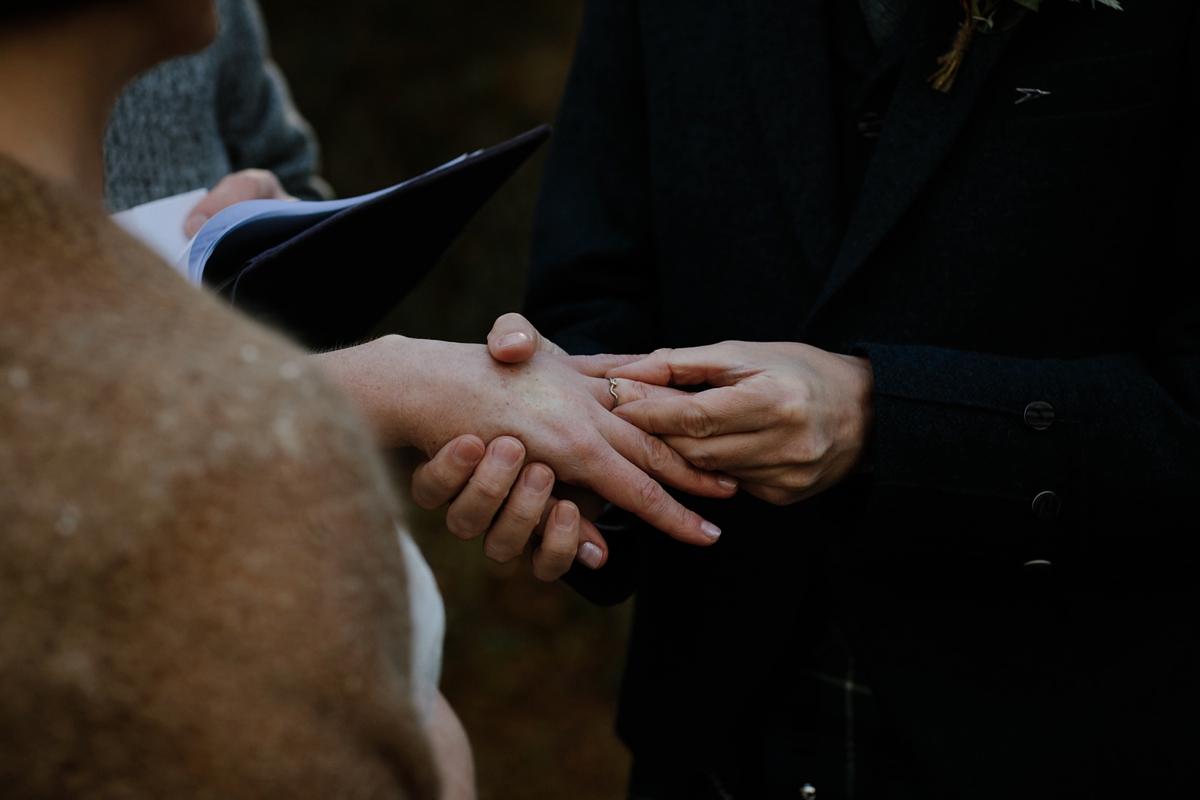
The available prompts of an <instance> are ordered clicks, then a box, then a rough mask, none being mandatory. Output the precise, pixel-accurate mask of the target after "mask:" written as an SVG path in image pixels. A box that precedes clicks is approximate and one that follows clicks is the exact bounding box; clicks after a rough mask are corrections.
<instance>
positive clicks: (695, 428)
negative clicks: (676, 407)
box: [680, 404, 713, 439]
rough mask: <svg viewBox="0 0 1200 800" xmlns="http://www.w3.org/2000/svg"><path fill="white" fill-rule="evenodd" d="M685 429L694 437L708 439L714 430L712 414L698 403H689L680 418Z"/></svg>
mask: <svg viewBox="0 0 1200 800" xmlns="http://www.w3.org/2000/svg"><path fill="white" fill-rule="evenodd" d="M680 423H681V424H682V426H683V431H684V433H686V434H687V435H688V436H690V437H692V438H693V439H707V438H708V437H709V436H711V435H712V432H713V420H712V415H710V414H709V413H708V411H707V410H706V409H704V408H702V407H700V406H698V405H694V404H693V405H689V406H688V407H687V408H686V409H685V410H684V412H683V416H682V418H681V419H680Z"/></svg>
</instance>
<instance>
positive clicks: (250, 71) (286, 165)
mask: <svg viewBox="0 0 1200 800" xmlns="http://www.w3.org/2000/svg"><path fill="white" fill-rule="evenodd" d="M220 8H221V24H222V25H223V26H224V29H225V30H224V32H223V35H222V37H221V39H220V41H219V42H218V44H217V45H216V46H217V47H219V48H221V52H220V53H219V54H217V55H218V57H219V63H220V68H219V74H218V89H217V114H218V117H219V125H220V131H221V138H222V140H223V141H224V143H225V148H226V151H227V152H228V154H229V161H230V164H231V166H232V169H233V171H235V172H236V171H239V170H243V169H251V168H257V169H267V170H270V171H271V172H274V173H275V175H276V176H277V177H278V178H279V181H280V182H281V183H282V184H283V187H284V188H285V189H286V190H287V191H288V192H289V193H291V194H293V195H295V196H296V197H299V198H300V199H302V200H321V199H326V198H328V197H330V196H332V192H331V190H330V189H329V186H328V184H326V183H325V181H324V180H322V179H321V178H320V177H319V175H318V170H319V169H320V152H319V149H318V145H317V140H316V137H315V135H314V134H313V131H312V128H311V127H310V126H309V124H308V122H307V121H305V119H304V118H303V117H302V116H300V113H299V112H298V111H297V110H296V107H295V105H294V103H293V102H292V97H291V92H290V91H289V89H288V85H287V81H286V80H285V79H284V77H283V73H281V72H280V71H279V68H278V67H277V66H276V65H275V63H274V62H273V61H272V60H271V57H270V51H269V45H268V41H267V33H266V27H265V25H264V24H263V20H262V15H261V12H260V11H259V9H258V6H257V4H256V3H255V0H224V2H222V3H221V6H220Z"/></svg>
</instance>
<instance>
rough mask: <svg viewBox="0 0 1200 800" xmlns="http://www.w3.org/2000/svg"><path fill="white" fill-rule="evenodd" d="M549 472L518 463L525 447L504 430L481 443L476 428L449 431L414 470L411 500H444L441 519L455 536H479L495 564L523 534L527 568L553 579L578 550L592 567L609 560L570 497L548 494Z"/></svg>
mask: <svg viewBox="0 0 1200 800" xmlns="http://www.w3.org/2000/svg"><path fill="white" fill-rule="evenodd" d="M553 488H554V473H553V472H552V471H551V469H550V468H549V467H548V466H546V465H545V464H536V463H535V464H525V447H524V445H522V444H521V442H520V441H519V440H517V439H514V438H512V437H511V436H501V437H499V438H497V439H494V440H493V441H492V443H491V444H490V445H487V446H486V447H485V446H484V443H483V440H481V439H480V438H479V437H478V436H473V435H467V436H460V437H458V438H457V439H454V440H453V441H451V442H450V443H449V444H447V445H446V446H445V447H443V448H442V449H441V450H440V451H439V452H438V453H437V455H435V456H434V457H433V458H432V459H430V460H429V461H427V462H425V463H424V464H422V465H420V466H419V467H417V469H416V472H415V473H414V474H413V485H412V496H413V501H414V502H415V503H416V504H417V505H419V506H421V507H422V508H425V509H429V510H432V509H435V508H441V507H442V506H444V505H446V504H447V503H449V504H450V508H449V510H448V511H447V513H446V527H447V528H448V529H449V530H450V532H451V533H453V534H454V535H455V536H457V537H459V538H460V539H466V540H470V539H474V538H476V537H478V536H481V535H482V536H484V540H483V552H484V554H485V555H486V556H487V557H488V558H490V559H491V560H493V561H496V562H499V563H501V564H504V563H507V562H509V561H511V560H513V559H514V558H517V557H518V556H520V555H521V553H523V552H525V547H526V544H527V543H528V542H529V540H530V537H531V536H532V535H534V533H535V532H536V534H537V535H538V536H540V538H541V542H540V544H538V545H537V546H536V547H535V548H534V551H533V574H534V576H535V577H537V578H540V579H541V580H544V581H555V580H558V579H559V578H561V577H562V576H563V575H565V574H566V572H567V570H569V569H570V568H571V564H572V562H573V561H575V560H576V559H577V558H578V560H579V561H580V562H581V563H582V564H583V565H584V566H587V567H590V568H591V569H599V568H600V567H602V566H604V563H605V561H607V560H608V545H607V543H606V542H605V541H604V537H603V536H601V534H600V532H599V531H597V530H596V528H595V526H594V525H592V523H591V522H590V521H589V520H588V519H586V518H585V517H584V516H583V515H582V514H581V513H580V511H579V508H578V507H577V506H576V505H575V504H574V503H570V502H562V503H560V502H559V501H558V500H556V499H555V498H553V497H551V495H550V492H551V490H552V489H553Z"/></svg>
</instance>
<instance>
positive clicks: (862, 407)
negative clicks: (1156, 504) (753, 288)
mask: <svg viewBox="0 0 1200 800" xmlns="http://www.w3.org/2000/svg"><path fill="white" fill-rule="evenodd" d="M608 375H609V377H612V378H617V379H618V380H617V384H618V387H619V388H618V393H619V395H620V396H621V403H620V405H619V406H618V407H617V409H616V416H619V417H620V418H621V419H625V420H628V421H629V422H631V423H633V424H634V425H636V426H638V427H639V428H641V429H642V430H644V431H646V432H647V433H653V434H657V435H660V436H662V438H663V441H665V442H666V443H667V444H669V445H670V446H671V447H672V448H673V449H675V450H676V451H677V452H678V453H680V454H681V455H683V457H684V458H686V459H687V460H688V461H689V462H691V463H692V464H694V465H695V466H697V467H698V468H700V469H703V470H714V471H717V470H719V471H722V472H725V473H728V474H729V475H733V476H734V477H737V478H739V479H740V480H741V481H742V484H741V485H742V487H743V488H744V489H745V490H746V491H748V492H750V493H751V494H753V495H754V496H755V497H758V498H760V499H763V500H766V501H768V502H771V503H774V504H776V505H788V504H790V503H795V502H799V501H800V500H804V499H806V498H808V497H811V496H813V495H815V494H817V493H819V492H821V491H824V490H825V489H828V488H829V487H831V486H833V485H835V484H837V483H839V482H840V481H842V480H843V479H844V478H846V477H847V476H848V475H850V474H851V473H852V472H854V471H855V470H856V469H862V468H863V467H864V465H863V463H862V461H863V455H864V452H865V451H866V449H867V442H868V441H869V439H870V436H871V433H872V430H873V428H874V424H875V401H874V378H873V373H872V371H871V363H870V362H869V361H868V360H866V359H864V358H854V357H851V356H842V355H837V354H834V353H827V352H825V351H823V350H818V349H816V348H814V347H809V346H808V345H804V344H796V343H792V342H779V343H751V342H724V343H722V344H717V345H711V346H709V347H695V348H689V349H683V350H660V351H658V352H656V353H654V354H653V355H651V356H649V357H647V358H645V359H643V360H641V361H638V362H635V363H633V364H628V365H625V366H622V367H618V368H616V369H613V370H611V371H610V372H609V373H608ZM705 383H707V384H710V385H711V386H713V387H716V388H713V389H709V390H707V391H703V392H699V393H695V394H688V393H684V392H679V391H674V390H671V389H667V388H664V387H668V386H695V385H698V384H705Z"/></svg>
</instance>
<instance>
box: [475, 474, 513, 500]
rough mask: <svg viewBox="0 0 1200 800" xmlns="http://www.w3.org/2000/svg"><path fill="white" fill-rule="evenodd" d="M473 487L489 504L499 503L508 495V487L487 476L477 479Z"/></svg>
mask: <svg viewBox="0 0 1200 800" xmlns="http://www.w3.org/2000/svg"><path fill="white" fill-rule="evenodd" d="M473 489H474V491H475V493H476V494H478V495H479V497H480V498H481V499H482V500H485V501H487V503H488V504H489V505H499V504H500V503H502V502H504V499H505V498H506V497H508V490H509V487H508V486H506V485H504V484H503V483H501V482H500V481H497V480H493V479H490V478H487V479H481V480H477V481H476V482H475V486H474V487H473Z"/></svg>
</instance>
